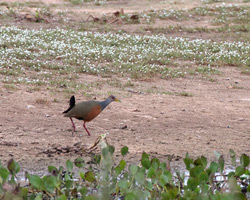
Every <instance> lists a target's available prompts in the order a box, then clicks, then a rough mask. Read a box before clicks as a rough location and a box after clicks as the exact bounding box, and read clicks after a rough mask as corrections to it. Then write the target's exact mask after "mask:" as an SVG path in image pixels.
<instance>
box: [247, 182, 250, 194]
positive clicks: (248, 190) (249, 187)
mask: <svg viewBox="0 0 250 200" xmlns="http://www.w3.org/2000/svg"><path fill="white" fill-rule="evenodd" d="M247 192H250V184H249V185H248V186H247Z"/></svg>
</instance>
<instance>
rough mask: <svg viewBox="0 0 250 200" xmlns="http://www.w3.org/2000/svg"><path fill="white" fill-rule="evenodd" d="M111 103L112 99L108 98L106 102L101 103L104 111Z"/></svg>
mask: <svg viewBox="0 0 250 200" xmlns="http://www.w3.org/2000/svg"><path fill="white" fill-rule="evenodd" d="M110 103H111V99H110V98H107V99H106V100H105V101H101V102H100V104H101V107H102V110H103V109H104V108H106V107H107V105H109V104H110Z"/></svg>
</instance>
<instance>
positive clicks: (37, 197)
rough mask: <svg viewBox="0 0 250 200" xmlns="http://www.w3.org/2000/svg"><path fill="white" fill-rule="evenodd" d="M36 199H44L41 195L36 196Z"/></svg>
mask: <svg viewBox="0 0 250 200" xmlns="http://www.w3.org/2000/svg"><path fill="white" fill-rule="evenodd" d="M35 200H43V198H42V197H41V196H40V195H39V196H36V198H35Z"/></svg>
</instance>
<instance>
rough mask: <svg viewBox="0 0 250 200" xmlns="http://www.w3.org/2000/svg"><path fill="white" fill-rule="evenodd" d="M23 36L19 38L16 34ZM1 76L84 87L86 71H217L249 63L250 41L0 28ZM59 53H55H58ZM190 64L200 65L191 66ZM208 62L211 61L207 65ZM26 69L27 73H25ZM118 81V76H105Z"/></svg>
mask: <svg viewBox="0 0 250 200" xmlns="http://www.w3.org/2000/svg"><path fill="white" fill-rule="evenodd" d="M20 38H22V39H20ZM0 41H1V43H0V56H1V65H0V74H2V75H3V76H2V77H1V78H0V81H2V82H5V83H10V84H11V83H24V84H34V85H44V86H46V85H47V86H51V87H55V88H58V87H59V88H60V87H61V86H62V85H66V87H65V88H73V89H75V90H80V89H83V88H82V87H84V86H82V85H81V84H80V85H79V84H78V83H77V82H78V81H77V80H78V79H79V76H78V75H79V74H81V73H87V74H93V75H99V76H103V77H109V78H110V77H112V76H114V75H115V76H118V77H125V78H132V79H145V78H152V77H155V76H158V77H161V78H163V79H168V78H179V77H185V76H188V75H189V74H190V75H194V74H202V75H204V74H208V75H213V74H219V68H220V67H221V66H226V65H227V66H237V67H240V68H239V69H244V71H247V70H246V69H248V66H249V65H250V60H249V54H250V49H249V42H223V41H222V42H214V41H211V40H202V39H195V40H189V39H185V38H180V37H179V38H178V37H177V38H171V37H170V38H169V37H165V36H163V35H152V36H145V35H144V36H141V35H132V34H125V33H112V32H111V33H99V32H82V31H76V30H71V29H69V30H66V29H60V28H57V29H41V30H28V29H21V28H17V27H15V26H12V27H1V28H0ZM57 57H58V59H57ZM190 66H194V67H195V66H198V67H196V68H195V69H194V68H193V67H190ZM210 66H211V67H210ZM27 74H28V75H27ZM108 84H111V85H119V84H120V83H119V82H116V81H113V82H109V83H108Z"/></svg>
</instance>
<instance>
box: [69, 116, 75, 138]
mask: <svg viewBox="0 0 250 200" xmlns="http://www.w3.org/2000/svg"><path fill="white" fill-rule="evenodd" d="M70 121H71V122H72V127H73V131H72V136H73V135H74V132H75V131H76V126H75V123H74V122H73V120H72V118H71V117H70Z"/></svg>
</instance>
